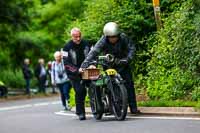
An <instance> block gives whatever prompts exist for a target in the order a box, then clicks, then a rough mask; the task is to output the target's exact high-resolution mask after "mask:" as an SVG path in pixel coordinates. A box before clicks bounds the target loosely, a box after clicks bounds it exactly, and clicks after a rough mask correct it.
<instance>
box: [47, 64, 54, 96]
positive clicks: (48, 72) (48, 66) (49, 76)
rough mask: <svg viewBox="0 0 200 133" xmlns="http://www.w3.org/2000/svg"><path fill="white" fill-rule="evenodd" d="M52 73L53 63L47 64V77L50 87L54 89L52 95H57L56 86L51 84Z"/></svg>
mask: <svg viewBox="0 0 200 133" xmlns="http://www.w3.org/2000/svg"><path fill="white" fill-rule="evenodd" d="M51 71H52V62H51V61H49V62H48V64H47V75H48V79H49V86H50V87H51V88H52V93H53V94H56V86H54V85H53V84H51V82H52V79H51Z"/></svg>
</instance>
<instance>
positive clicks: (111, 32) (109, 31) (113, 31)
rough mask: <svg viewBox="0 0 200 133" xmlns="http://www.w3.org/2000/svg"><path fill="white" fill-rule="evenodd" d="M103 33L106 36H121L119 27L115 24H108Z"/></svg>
mask: <svg viewBox="0 0 200 133" xmlns="http://www.w3.org/2000/svg"><path fill="white" fill-rule="evenodd" d="M103 33H104V35H105V36H117V35H119V33H120V31H119V26H118V25H117V24H116V23H115V22H108V23H106V24H105V26H104V28H103Z"/></svg>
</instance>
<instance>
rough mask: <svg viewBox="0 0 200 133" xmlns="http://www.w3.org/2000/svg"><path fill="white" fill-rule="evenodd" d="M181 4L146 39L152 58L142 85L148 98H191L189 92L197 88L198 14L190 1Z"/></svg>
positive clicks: (198, 73) (199, 79)
mask: <svg viewBox="0 0 200 133" xmlns="http://www.w3.org/2000/svg"><path fill="white" fill-rule="evenodd" d="M182 5H183V6H182V7H181V8H180V10H179V11H177V12H174V13H172V14H171V15H170V17H169V18H167V19H165V20H164V22H165V23H164V28H163V29H162V30H161V31H159V32H158V33H157V34H155V35H154V36H153V37H151V38H150V41H149V42H150V43H149V47H150V50H149V51H150V54H151V56H152V57H151V60H150V61H149V62H148V65H147V70H148V75H147V77H146V79H147V80H146V85H147V92H148V95H149V97H150V98H151V99H163V100H175V99H188V98H189V99H191V98H190V97H191V93H192V91H193V90H195V88H198V87H199V81H200V71H199V70H200V69H199V68H200V64H199V62H200V47H199V42H200V38H199V36H200V28H199V20H200V15H199V14H198V13H195V12H194V11H193V8H191V7H192V3H191V0H189V1H186V2H184V3H183V4H182ZM194 93H195V91H194V92H193V96H194ZM193 99H196V98H193Z"/></svg>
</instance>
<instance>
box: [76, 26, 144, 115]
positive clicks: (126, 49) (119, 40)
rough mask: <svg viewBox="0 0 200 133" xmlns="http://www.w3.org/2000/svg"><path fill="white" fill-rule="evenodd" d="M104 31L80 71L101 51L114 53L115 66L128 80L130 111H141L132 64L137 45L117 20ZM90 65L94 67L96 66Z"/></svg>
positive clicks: (135, 112)
mask: <svg viewBox="0 0 200 133" xmlns="http://www.w3.org/2000/svg"><path fill="white" fill-rule="evenodd" d="M103 33H104V35H103V36H102V37H101V38H100V40H99V41H98V42H97V43H96V44H95V46H94V47H93V49H92V50H91V51H90V52H89V54H88V55H87V57H86V59H85V60H84V61H83V63H82V65H81V68H80V69H79V71H80V72H82V71H83V70H84V69H85V68H86V67H88V62H91V61H92V60H93V59H95V57H96V56H97V55H98V54H100V53H103V54H104V55H105V54H112V55H114V57H115V65H114V67H113V68H115V69H116V70H117V71H118V72H119V73H120V75H121V76H122V78H123V79H124V80H125V81H126V82H125V87H126V88H127V93H128V103H129V107H130V112H131V113H132V114H137V113H140V111H139V110H138V109H137V103H136V95H135V88H134V82H133V78H132V72H131V66H130V62H131V60H132V59H133V56H134V54H135V45H134V43H133V42H132V41H131V40H130V39H129V38H128V37H127V36H126V35H125V34H124V33H121V32H120V29H119V26H118V24H117V23H115V22H109V23H107V24H105V26H104V28H103ZM89 67H90V68H92V67H95V66H89Z"/></svg>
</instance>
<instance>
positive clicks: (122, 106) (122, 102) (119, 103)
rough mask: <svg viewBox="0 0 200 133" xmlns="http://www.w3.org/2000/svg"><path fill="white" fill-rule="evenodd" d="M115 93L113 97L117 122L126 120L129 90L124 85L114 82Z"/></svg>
mask: <svg viewBox="0 0 200 133" xmlns="http://www.w3.org/2000/svg"><path fill="white" fill-rule="evenodd" d="M113 93H114V94H112V95H111V99H112V108H113V113H114V115H115V117H116V119H117V120H124V119H125V118H126V115H127V108H128V96H127V90H126V88H125V86H124V85H123V84H119V83H116V82H113Z"/></svg>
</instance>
